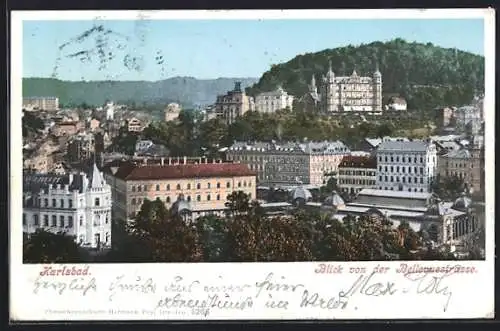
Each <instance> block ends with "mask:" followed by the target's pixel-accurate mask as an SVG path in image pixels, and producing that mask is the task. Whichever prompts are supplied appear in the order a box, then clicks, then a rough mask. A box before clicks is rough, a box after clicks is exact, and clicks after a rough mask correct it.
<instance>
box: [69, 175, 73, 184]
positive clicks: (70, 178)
mask: <svg viewBox="0 0 500 331" xmlns="http://www.w3.org/2000/svg"><path fill="white" fill-rule="evenodd" d="M71 183H73V173H72V172H70V174H69V184H70V185H71Z"/></svg>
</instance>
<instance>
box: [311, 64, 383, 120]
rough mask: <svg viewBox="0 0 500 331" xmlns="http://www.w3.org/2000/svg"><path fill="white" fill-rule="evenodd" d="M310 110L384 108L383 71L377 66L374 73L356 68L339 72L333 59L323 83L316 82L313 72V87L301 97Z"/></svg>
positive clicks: (333, 111)
mask: <svg viewBox="0 0 500 331" xmlns="http://www.w3.org/2000/svg"><path fill="white" fill-rule="evenodd" d="M301 101H302V103H303V105H304V108H305V110H306V111H319V112H323V113H327V114H328V113H337V112H381V111H382V74H381V73H380V71H379V70H378V69H377V70H375V72H374V73H373V75H372V76H371V77H369V76H358V74H357V72H356V70H354V71H353V72H352V74H351V75H350V76H335V73H334V72H333V70H332V66H331V63H330V65H329V69H328V72H327V74H326V76H323V78H322V80H321V85H320V86H319V92H318V87H317V86H316V78H315V76H314V75H313V76H312V79H311V83H310V85H309V91H308V93H307V94H306V95H304V96H303V97H302V99H301Z"/></svg>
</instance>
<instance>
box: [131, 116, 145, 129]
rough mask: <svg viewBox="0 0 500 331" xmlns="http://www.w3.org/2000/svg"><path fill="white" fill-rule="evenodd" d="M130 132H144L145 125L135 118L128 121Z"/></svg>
mask: <svg viewBox="0 0 500 331" xmlns="http://www.w3.org/2000/svg"><path fill="white" fill-rule="evenodd" d="M127 129H128V132H142V131H143V130H144V123H143V122H142V121H141V120H139V119H137V118H135V117H133V118H131V119H129V120H128V121H127Z"/></svg>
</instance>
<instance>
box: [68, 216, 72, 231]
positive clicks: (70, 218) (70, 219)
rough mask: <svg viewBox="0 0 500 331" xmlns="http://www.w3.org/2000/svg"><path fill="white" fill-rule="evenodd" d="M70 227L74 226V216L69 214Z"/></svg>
mask: <svg viewBox="0 0 500 331" xmlns="http://www.w3.org/2000/svg"><path fill="white" fill-rule="evenodd" d="M68 227H69V228H72V227H73V216H68Z"/></svg>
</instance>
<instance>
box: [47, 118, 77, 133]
mask: <svg viewBox="0 0 500 331" xmlns="http://www.w3.org/2000/svg"><path fill="white" fill-rule="evenodd" d="M82 129H84V124H83V123H81V122H79V121H73V120H64V121H61V122H58V123H56V124H55V125H54V126H53V127H52V133H53V134H54V135H55V136H72V135H75V134H76V133H78V132H79V131H80V130H82Z"/></svg>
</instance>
